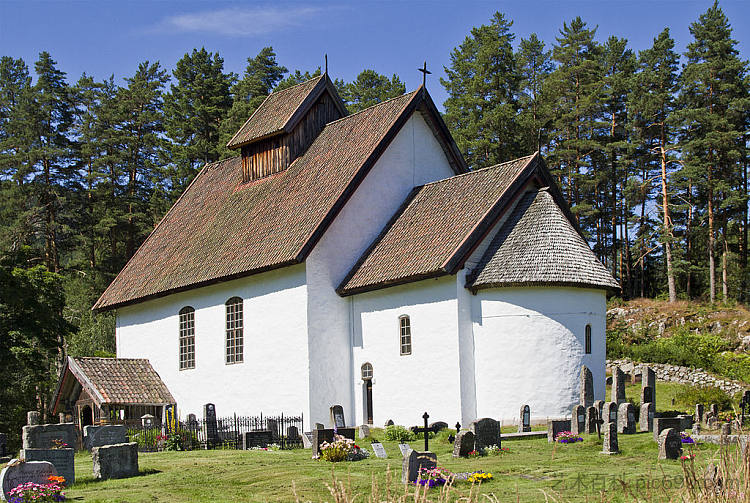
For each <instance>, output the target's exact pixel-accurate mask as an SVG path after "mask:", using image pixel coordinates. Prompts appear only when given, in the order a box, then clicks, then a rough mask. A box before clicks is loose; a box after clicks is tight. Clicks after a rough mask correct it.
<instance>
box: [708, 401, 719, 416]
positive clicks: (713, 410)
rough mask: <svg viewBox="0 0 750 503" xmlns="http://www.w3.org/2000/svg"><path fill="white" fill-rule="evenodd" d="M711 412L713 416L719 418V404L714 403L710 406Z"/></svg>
mask: <svg viewBox="0 0 750 503" xmlns="http://www.w3.org/2000/svg"><path fill="white" fill-rule="evenodd" d="M709 411H710V412H711V414H713V415H714V417H718V416H719V406H718V405H717V404H715V403H712V404H711V405H710V406H709Z"/></svg>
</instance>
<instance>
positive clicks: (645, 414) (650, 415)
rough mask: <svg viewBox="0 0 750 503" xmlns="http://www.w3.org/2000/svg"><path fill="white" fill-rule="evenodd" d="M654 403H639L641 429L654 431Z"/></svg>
mask: <svg viewBox="0 0 750 503" xmlns="http://www.w3.org/2000/svg"><path fill="white" fill-rule="evenodd" d="M654 410H655V407H654V404H653V403H650V402H649V403H644V404H643V405H641V415H640V418H639V423H640V429H641V431H654Z"/></svg>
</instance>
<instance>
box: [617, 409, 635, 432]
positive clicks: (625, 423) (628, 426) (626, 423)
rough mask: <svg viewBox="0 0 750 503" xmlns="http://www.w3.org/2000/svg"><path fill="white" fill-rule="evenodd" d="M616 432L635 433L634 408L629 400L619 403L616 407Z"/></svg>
mask: <svg viewBox="0 0 750 503" xmlns="http://www.w3.org/2000/svg"><path fill="white" fill-rule="evenodd" d="M617 433H622V434H623V435H631V434H633V433H635V410H634V408H633V404H632V403H630V402H624V403H621V404H620V407H618V409H617Z"/></svg>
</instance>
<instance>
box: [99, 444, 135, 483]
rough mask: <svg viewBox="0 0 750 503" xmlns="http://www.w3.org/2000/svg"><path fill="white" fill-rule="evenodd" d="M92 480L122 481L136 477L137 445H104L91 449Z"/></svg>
mask: <svg viewBox="0 0 750 503" xmlns="http://www.w3.org/2000/svg"><path fill="white" fill-rule="evenodd" d="M91 460H92V461H93V463H94V478H95V479H100V480H105V479H124V478H128V477H135V476H136V475H138V444H137V443H135V442H129V443H123V444H115V445H105V446H102V447H94V448H93V449H91Z"/></svg>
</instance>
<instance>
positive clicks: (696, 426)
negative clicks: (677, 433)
mask: <svg viewBox="0 0 750 503" xmlns="http://www.w3.org/2000/svg"><path fill="white" fill-rule="evenodd" d="M700 434H701V424H700V423H697V422H696V423H693V435H700Z"/></svg>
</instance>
